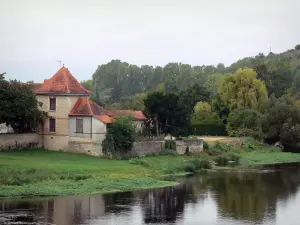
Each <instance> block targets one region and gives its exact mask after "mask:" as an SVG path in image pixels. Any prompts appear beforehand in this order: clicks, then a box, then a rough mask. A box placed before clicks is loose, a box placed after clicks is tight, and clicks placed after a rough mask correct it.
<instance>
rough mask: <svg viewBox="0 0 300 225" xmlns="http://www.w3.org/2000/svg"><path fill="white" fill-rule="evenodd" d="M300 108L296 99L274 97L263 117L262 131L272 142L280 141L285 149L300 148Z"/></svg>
mask: <svg viewBox="0 0 300 225" xmlns="http://www.w3.org/2000/svg"><path fill="white" fill-rule="evenodd" d="M299 126H300V109H299V106H298V105H297V103H296V101H295V99H293V98H291V97H288V96H283V97H282V98H279V99H276V98H274V97H272V98H271V99H270V101H269V103H268V106H267V109H266V113H265V114H264V115H263V118H262V131H263V132H264V136H265V138H266V140H267V141H268V142H270V143H272V142H275V141H280V142H281V143H282V145H283V146H284V148H285V150H295V149H296V150H297V151H299V150H300V137H299Z"/></svg>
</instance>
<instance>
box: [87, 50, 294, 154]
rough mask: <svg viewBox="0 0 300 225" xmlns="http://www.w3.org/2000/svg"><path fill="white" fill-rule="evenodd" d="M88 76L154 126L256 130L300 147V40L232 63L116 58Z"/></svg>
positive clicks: (237, 132) (106, 95)
mask: <svg viewBox="0 0 300 225" xmlns="http://www.w3.org/2000/svg"><path fill="white" fill-rule="evenodd" d="M82 84H83V85H84V86H85V87H86V88H88V89H90V90H92V91H93V93H94V94H93V96H92V98H93V100H95V101H97V103H99V104H101V105H104V106H105V107H107V108H111V109H134V110H143V111H144V113H145V114H146V115H147V116H148V118H149V120H148V122H147V127H148V129H147V131H148V132H150V133H152V134H162V133H171V134H174V135H191V134H213V135H224V134H228V135H231V136H252V137H254V138H258V139H264V140H266V141H270V142H275V141H280V142H281V143H282V144H283V145H284V146H285V147H286V149H298V148H299V147H300V135H298V131H300V119H299V118H300V112H299V106H298V99H299V93H300V46H299V45H297V46H296V47H295V49H291V50H288V51H286V52H284V53H280V54H274V53H272V52H271V53H269V54H268V55H264V54H262V53H260V54H258V55H257V56H255V57H248V58H244V59H241V60H239V61H237V62H235V63H233V64H232V65H230V66H229V67H225V66H224V64H221V63H220V64H218V65H217V66H213V65H209V66H204V65H203V66H191V65H188V64H182V63H168V64H167V65H166V66H164V67H159V66H157V67H153V66H149V65H143V66H141V67H139V66H136V65H131V64H129V63H126V62H122V61H120V60H112V61H111V62H109V63H107V64H103V65H100V66H98V68H97V70H96V71H95V73H94V74H93V79H92V80H88V81H84V82H83V83H82ZM299 133H300V132H299Z"/></svg>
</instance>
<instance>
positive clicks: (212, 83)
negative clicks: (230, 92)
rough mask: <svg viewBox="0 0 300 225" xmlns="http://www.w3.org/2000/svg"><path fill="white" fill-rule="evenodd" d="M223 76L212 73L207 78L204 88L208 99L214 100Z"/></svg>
mask: <svg viewBox="0 0 300 225" xmlns="http://www.w3.org/2000/svg"><path fill="white" fill-rule="evenodd" d="M224 78H225V75H223V74H220V73H214V74H211V75H208V76H207V80H206V82H205V84H204V86H205V87H206V88H207V90H208V91H209V92H210V97H211V98H214V97H215V96H216V95H217V94H218V90H219V87H220V85H221V83H222V81H223V80H224Z"/></svg>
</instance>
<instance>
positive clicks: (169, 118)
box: [144, 91, 189, 135]
mask: <svg viewBox="0 0 300 225" xmlns="http://www.w3.org/2000/svg"><path fill="white" fill-rule="evenodd" d="M144 104H145V110H144V112H145V114H146V115H147V117H148V118H149V121H148V122H149V123H148V124H147V125H148V127H149V128H150V129H151V128H152V130H155V133H156V135H159V134H162V133H165V134H167V133H171V134H174V135H175V134H178V133H179V132H180V130H181V129H182V128H184V127H185V126H186V125H187V122H188V116H189V115H187V114H185V111H184V108H183V105H182V104H181V103H180V98H179V95H178V94H175V93H163V92H159V91H155V92H151V93H148V95H147V97H146V98H145V100H144Z"/></svg>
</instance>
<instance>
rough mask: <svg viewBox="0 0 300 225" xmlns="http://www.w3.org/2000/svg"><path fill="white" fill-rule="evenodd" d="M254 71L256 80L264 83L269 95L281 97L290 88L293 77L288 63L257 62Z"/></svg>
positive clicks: (275, 61) (277, 61)
mask: <svg viewBox="0 0 300 225" xmlns="http://www.w3.org/2000/svg"><path fill="white" fill-rule="evenodd" d="M254 69H255V71H256V73H257V78H258V79H260V80H262V81H264V82H265V84H266V87H267V90H268V93H269V95H271V94H274V95H275V96H276V97H281V96H282V95H284V94H285V93H286V92H287V90H288V88H291V87H292V81H293V79H294V76H293V73H292V71H291V69H290V65H289V63H288V62H283V61H279V60H272V61H269V62H267V63H266V62H264V61H261V60H257V61H256V63H255V67H254Z"/></svg>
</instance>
